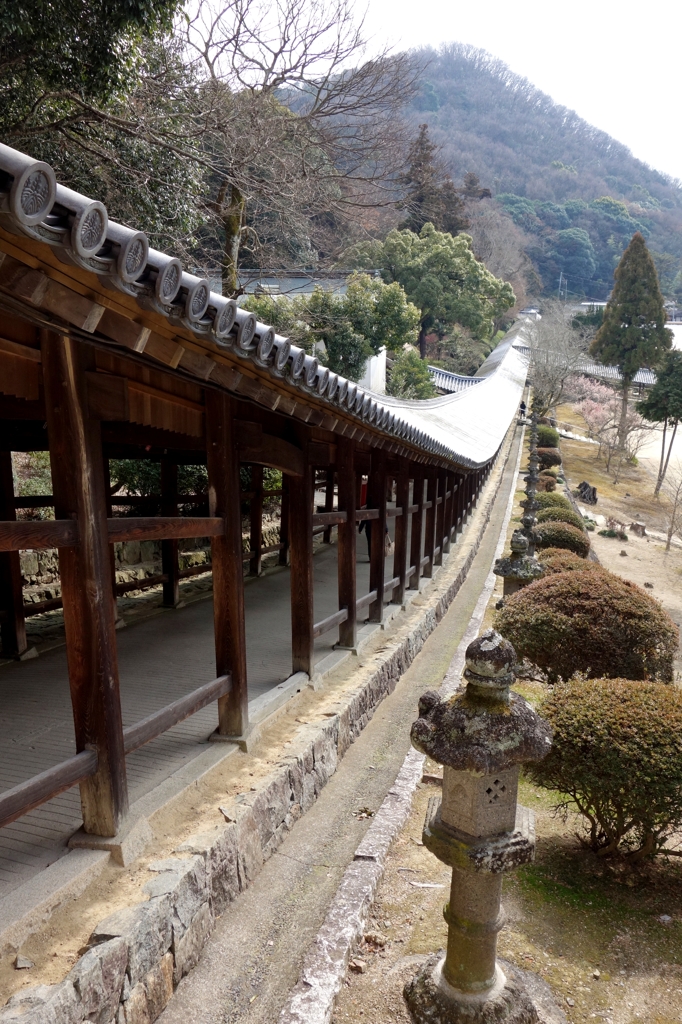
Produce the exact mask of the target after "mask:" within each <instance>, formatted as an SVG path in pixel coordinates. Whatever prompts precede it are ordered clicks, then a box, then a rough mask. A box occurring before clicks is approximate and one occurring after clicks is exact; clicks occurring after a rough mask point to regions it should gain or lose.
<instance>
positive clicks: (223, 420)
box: [206, 390, 249, 737]
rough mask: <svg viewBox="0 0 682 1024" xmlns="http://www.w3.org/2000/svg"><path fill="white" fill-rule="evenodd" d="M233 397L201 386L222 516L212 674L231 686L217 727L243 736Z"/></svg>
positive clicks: (216, 548)
mask: <svg viewBox="0 0 682 1024" xmlns="http://www.w3.org/2000/svg"><path fill="white" fill-rule="evenodd" d="M235 427H236V424H235V420H234V406H233V400H232V399H231V398H229V397H228V396H227V395H226V394H224V393H223V392H219V391H213V390H207V391H206V457H207V466H208V500H209V512H210V514H211V516H213V517H218V518H220V519H221V520H222V522H223V529H222V532H221V533H220V534H218V535H214V536H213V537H212V540H211V553H212V554H211V565H212V569H213V622H214V633H215V649H216V674H217V675H219V676H224V675H228V674H229V675H230V676H231V677H232V688H231V690H230V692H229V693H228V694H227V695H226V696H224V697H221V698H220V700H219V702H218V732H219V734H220V735H221V736H235V737H244V736H246V734H247V733H248V730H249V697H248V692H247V678H246V631H245V628H244V575H243V570H242V517H241V502H240V498H239V492H240V490H241V487H240V483H239V454H238V451H237V438H236V432H235Z"/></svg>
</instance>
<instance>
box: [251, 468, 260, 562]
mask: <svg viewBox="0 0 682 1024" xmlns="http://www.w3.org/2000/svg"><path fill="white" fill-rule="evenodd" d="M251 495H252V496H251V499H250V502H249V525H250V540H249V546H250V548H251V558H250V561H249V572H250V573H251V575H252V576H260V574H261V571H262V561H263V555H262V548H263V467H262V466H259V465H256V464H254V465H252V466H251Z"/></svg>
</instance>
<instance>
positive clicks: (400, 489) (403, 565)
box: [393, 459, 410, 604]
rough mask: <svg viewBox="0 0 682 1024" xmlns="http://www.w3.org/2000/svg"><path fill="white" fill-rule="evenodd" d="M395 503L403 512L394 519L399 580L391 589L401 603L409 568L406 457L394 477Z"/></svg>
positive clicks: (408, 497)
mask: <svg viewBox="0 0 682 1024" xmlns="http://www.w3.org/2000/svg"><path fill="white" fill-rule="evenodd" d="M395 499H396V505H397V506H398V508H402V510H403V514H402V515H401V516H397V517H396V521H395V554H394V557H393V577H394V579H395V578H396V577H397V578H398V580H399V583H398V586H397V587H396V588H395V590H394V591H393V600H394V601H395V602H396V604H403V603H404V601H405V587H406V585H407V577H406V573H407V570H408V568H409V566H408V564H407V528H408V524H409V522H410V514H409V512H408V511H407V510H408V508H409V505H410V464H409V462H408V461H407V459H401V460H400V469H399V470H398V476H397V477H396V495H395Z"/></svg>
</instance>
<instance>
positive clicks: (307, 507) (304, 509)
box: [289, 432, 315, 679]
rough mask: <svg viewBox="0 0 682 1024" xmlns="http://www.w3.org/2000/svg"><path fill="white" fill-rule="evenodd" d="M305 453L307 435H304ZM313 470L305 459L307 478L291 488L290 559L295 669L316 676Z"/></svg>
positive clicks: (294, 481) (293, 483) (293, 667)
mask: <svg viewBox="0 0 682 1024" xmlns="http://www.w3.org/2000/svg"><path fill="white" fill-rule="evenodd" d="M301 440H302V441H303V444H302V447H303V450H304V452H305V449H306V444H305V442H306V440H307V436H303V432H302V437H301ZM314 499H315V491H314V477H313V470H312V469H311V467H310V465H309V464H308V460H307V458H305V465H304V470H303V478H302V479H298V478H297V479H296V480H292V481H291V487H290V490H289V512H290V515H289V538H290V542H291V547H290V550H289V562H290V565H291V656H292V671H293V672H306V673H307V674H308V675H309V676H310V678H311V679H312V677H313V668H314V658H313V652H314V639H313V626H314V624H315V623H314V618H313V611H314V605H313V599H314V592H313V501H314Z"/></svg>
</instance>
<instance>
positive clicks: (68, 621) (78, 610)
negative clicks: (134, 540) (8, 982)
mask: <svg viewBox="0 0 682 1024" xmlns="http://www.w3.org/2000/svg"><path fill="white" fill-rule="evenodd" d="M41 352H42V364H43V381H44V388H45V414H46V419H47V430H48V438H49V442H50V465H51V467H52V487H53V493H54V500H55V517H56V518H57V519H75V520H76V522H77V524H78V544H77V546H76V547H73V548H60V549H59V573H60V577H61V586H62V600H63V604H64V629H65V632H66V656H67V663H68V668H69V686H70V689H71V704H72V706H73V718H74V726H75V733H76V749H77V751H78V752H80V751H81V750H85V749H86V748H94V749H95V750H96V751H97V758H98V763H97V772H96V774H95V775H93V776H91V777H90V778H89V779H86V780H85V781H84V782H81V784H80V792H81V807H82V811H83V824H84V828H85V831H86V832H90V833H94V834H95V835H101V836H113V835H115V834H116V832H117V831H118V829H119V826H120V824H121V821H122V819H123V817H124V816H125V814H126V812H127V810H128V788H127V782H126V766H125V755H124V748H123V726H122V721H121V702H120V696H119V681H118V660H117V653H116V632H115V612H114V597H113V589H112V587H113V585H112V579H111V561H110V554H109V536H108V530H107V503H106V497H105V493H104V460H103V457H102V432H101V424H100V423H99V421H98V420H95V419H94V418H93V417H92V416H90V415H89V412H88V403H87V395H86V386H85V376H84V370H85V368H86V366H88V365H89V364H90V362H91V359H92V351H91V350H89V349H86V348H85V346H83V345H82V344H81V343H80V342H78V341H76V340H75V339H73V338H67V337H63V336H61V335H58V334H55V333H53V332H51V331H42V332H41Z"/></svg>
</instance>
